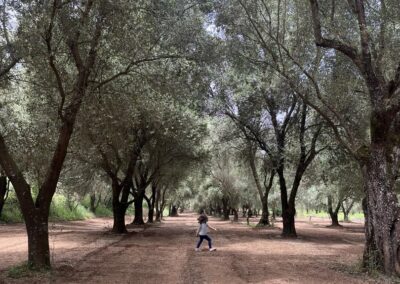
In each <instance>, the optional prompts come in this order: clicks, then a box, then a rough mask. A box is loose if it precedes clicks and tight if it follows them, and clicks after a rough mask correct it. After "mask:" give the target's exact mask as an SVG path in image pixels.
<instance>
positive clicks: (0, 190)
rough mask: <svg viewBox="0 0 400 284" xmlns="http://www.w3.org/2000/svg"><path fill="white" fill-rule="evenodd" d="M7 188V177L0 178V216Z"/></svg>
mask: <svg viewBox="0 0 400 284" xmlns="http://www.w3.org/2000/svg"><path fill="white" fill-rule="evenodd" d="M7 191H8V186H7V177H6V176H0V216H1V213H2V212H3V207H4V203H5V201H6V196H7Z"/></svg>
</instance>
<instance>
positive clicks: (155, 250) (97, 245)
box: [0, 214, 373, 283]
mask: <svg viewBox="0 0 400 284" xmlns="http://www.w3.org/2000/svg"><path fill="white" fill-rule="evenodd" d="M210 223H211V224H212V225H213V226H215V227H217V228H218V231H217V232H211V234H210V235H211V237H212V238H213V241H214V244H215V246H216V247H217V249H218V250H217V251H215V252H209V251H207V250H206V244H205V243H204V244H203V248H204V250H203V251H201V252H195V251H194V246H195V243H196V241H197V239H196V238H195V237H194V234H195V230H196V228H197V224H196V215H194V214H182V215H181V216H180V217H177V218H167V219H166V220H165V222H163V223H162V224H158V225H154V226H150V227H146V228H143V227H141V228H137V227H130V228H129V230H130V233H129V234H127V235H124V236H117V235H113V234H110V233H108V231H109V229H110V227H111V220H109V219H101V218H99V219H93V220H88V221H80V222H66V223H59V224H56V225H53V226H52V234H51V237H50V245H51V247H52V251H53V255H52V261H53V267H55V271H54V272H52V273H51V274H49V275H47V276H42V277H34V278H32V279H29V283H365V282H366V279H364V278H362V277H360V276H352V275H350V274H349V273H346V272H344V270H343V267H346V266H348V267H349V266H350V265H352V264H353V265H354V264H356V263H357V261H358V260H359V258H360V257H361V253H362V248H363V233H362V227H361V225H360V224H349V225H347V227H346V228H344V229H330V228H326V227H325V226H326V223H324V222H320V223H317V224H316V223H313V224H310V223H308V222H306V221H301V220H300V221H298V222H297V228H298V233H299V236H300V237H299V239H297V240H285V239H282V238H281V237H280V229H279V226H280V224H279V223H277V224H276V226H277V227H276V228H268V229H252V228H250V227H248V226H246V225H244V224H232V223H231V222H224V221H219V220H217V219H215V218H211V219H210ZM25 257H26V237H25V233H24V228H23V226H22V225H12V226H9V225H7V226H0V271H3V272H2V276H0V282H1V283H25V282H26V281H27V279H18V280H14V279H10V278H6V277H5V270H6V269H7V268H8V267H10V266H13V265H16V264H18V263H20V262H22V261H24V260H25ZM370 282H371V283H372V282H373V281H372V280H371V281H370Z"/></svg>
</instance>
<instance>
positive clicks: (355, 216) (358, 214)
mask: <svg viewBox="0 0 400 284" xmlns="http://www.w3.org/2000/svg"><path fill="white" fill-rule="evenodd" d="M296 215H297V217H300V218H308V217H317V218H325V219H330V216H329V214H328V212H322V211H320V212H318V213H317V212H315V211H312V210H310V211H308V213H307V212H306V211H299V212H297V213H296ZM338 218H339V221H340V222H343V220H344V215H343V212H339V214H338ZM349 219H350V221H351V220H352V219H355V220H364V214H363V213H361V212H355V213H351V214H350V215H349Z"/></svg>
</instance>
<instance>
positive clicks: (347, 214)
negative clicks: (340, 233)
mask: <svg viewBox="0 0 400 284" xmlns="http://www.w3.org/2000/svg"><path fill="white" fill-rule="evenodd" d="M342 212H343V222H350V219H349V213H350V211H347V210H346V208H344V205H343V204H342Z"/></svg>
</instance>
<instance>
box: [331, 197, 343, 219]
mask: <svg viewBox="0 0 400 284" xmlns="http://www.w3.org/2000/svg"><path fill="white" fill-rule="evenodd" d="M341 204H342V201H341V200H339V202H338V205H337V206H336V208H335V210H334V209H333V206H332V196H331V195H328V213H329V216H330V217H331V221H332V224H331V227H340V224H339V218H338V214H339V209H340V205H341Z"/></svg>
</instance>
